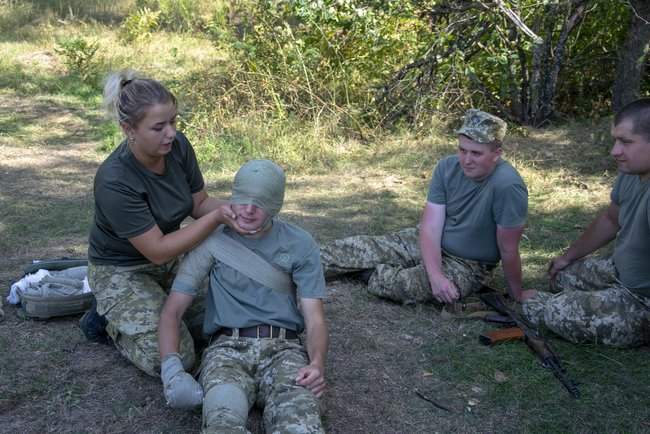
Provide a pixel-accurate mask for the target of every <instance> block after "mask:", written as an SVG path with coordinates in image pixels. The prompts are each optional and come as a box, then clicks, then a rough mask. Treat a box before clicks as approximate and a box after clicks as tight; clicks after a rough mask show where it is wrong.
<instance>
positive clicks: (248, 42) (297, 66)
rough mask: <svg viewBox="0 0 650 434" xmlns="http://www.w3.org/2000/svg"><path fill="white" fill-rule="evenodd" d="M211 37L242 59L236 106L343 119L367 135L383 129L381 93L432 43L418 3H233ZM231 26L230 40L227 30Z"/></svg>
mask: <svg viewBox="0 0 650 434" xmlns="http://www.w3.org/2000/svg"><path fill="white" fill-rule="evenodd" d="M225 8H226V11H225V12H221V13H217V14H215V15H214V16H213V17H212V18H211V20H210V22H209V23H208V24H207V25H206V27H205V29H206V33H208V34H209V35H210V37H211V38H212V39H213V40H214V41H215V42H217V43H218V44H222V45H223V44H227V45H228V48H229V49H230V50H231V51H233V52H234V53H235V56H236V58H237V59H239V65H240V69H239V70H234V71H233V73H232V75H231V77H230V79H231V80H232V81H233V82H234V85H235V88H236V91H241V92H243V94H242V95H232V93H229V98H230V99H231V100H232V99H234V100H239V101H249V102H250V103H251V104H252V106H253V107H254V108H255V109H258V108H259V107H261V106H266V107H267V108H268V109H269V110H271V111H273V112H274V113H275V115H276V116H277V117H279V118H282V117H286V116H287V115H288V114H292V115H296V116H297V117H298V118H301V119H312V120H318V119H321V118H323V117H329V118H337V119H338V120H339V121H340V122H342V123H343V124H345V126H347V127H349V128H350V129H351V130H355V131H358V132H360V133H361V134H363V132H362V131H363V130H365V129H366V126H367V125H372V124H375V123H376V117H377V116H378V113H377V112H376V110H375V104H374V100H375V94H376V92H377V88H379V87H380V86H381V85H382V84H383V83H384V82H385V81H386V80H387V78H388V77H390V76H391V75H392V74H393V73H394V71H396V70H397V69H398V68H399V67H400V66H401V65H403V64H405V63H408V62H409V61H410V60H411V59H412V57H413V56H414V55H415V53H417V52H418V51H419V50H420V47H422V46H423V44H425V43H426V41H425V38H422V36H423V35H426V34H427V32H426V30H427V25H426V23H424V22H422V21H421V20H419V19H418V18H417V14H416V13H415V9H414V6H413V4H412V2H410V1H400V2H397V1H387V2H373V1H352V0H319V1H312V0H296V1H291V2H276V1H271V0H263V1H259V2H252V1H248V2H247V1H242V2H233V3H230V4H228V5H226V6H225ZM224 20H225V21H226V23H227V24H226V25H227V30H228V32H229V33H230V34H229V35H227V34H225V32H224V30H223V29H222V26H223V24H222V22H223V21H224Z"/></svg>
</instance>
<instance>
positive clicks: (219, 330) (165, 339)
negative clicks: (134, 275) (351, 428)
mask: <svg viewBox="0 0 650 434" xmlns="http://www.w3.org/2000/svg"><path fill="white" fill-rule="evenodd" d="M284 189H285V175H284V172H283V170H282V169H281V168H280V167H279V166H278V165H276V164H275V163H273V162H272V161H269V160H252V161H249V162H247V163H246V164H244V165H243V166H242V167H241V168H240V169H239V171H238V172H237V174H236V175H235V180H234V184H233V187H232V208H233V210H234V212H235V214H236V219H237V222H238V224H239V225H241V226H242V227H245V228H246V230H247V231H251V232H254V233H253V234H250V235H241V234H239V233H236V232H235V231H233V230H231V229H230V228H229V227H220V228H219V229H217V230H216V231H215V232H214V233H213V234H212V235H211V236H210V237H208V238H207V239H206V240H205V241H204V242H203V243H201V244H200V245H199V246H197V247H196V248H195V249H194V250H192V251H190V252H189V253H188V254H187V255H186V256H185V258H184V259H183V262H182V263H181V266H180V269H179V271H178V274H177V276H176V279H175V280H174V283H173V285H172V290H171V293H170V295H169V297H168V298H167V301H166V302H165V305H164V307H163V310H162V313H161V317H160V323H159V326H158V337H159V347H160V357H161V360H162V367H161V377H162V381H163V387H164V394H165V398H166V400H167V403H168V404H169V405H170V406H172V407H176V408H191V407H194V406H197V405H200V404H201V403H203V423H202V432H203V433H224V432H228V433H233V432H242V433H245V432H246V421H247V419H248V412H249V410H250V409H251V408H252V407H253V406H254V405H257V406H259V407H261V408H263V420H264V428H265V430H266V432H287V433H294V432H295V433H321V432H323V428H322V426H321V420H320V414H319V399H318V398H319V397H320V396H321V395H322V394H323V391H324V390H325V386H326V383H325V377H324V370H325V358H326V354H327V348H328V344H329V335H328V331H327V324H326V321H325V315H324V309H323V298H324V297H325V281H324V278H323V271H322V268H321V263H320V251H319V247H318V245H317V244H316V242H315V241H314V239H313V238H312V237H311V235H310V234H309V233H307V232H306V231H304V230H303V229H301V228H299V227H297V226H295V225H292V224H290V223H287V222H284V221H282V220H280V219H279V218H278V217H277V214H278V212H279V211H280V208H281V207H282V203H283V200H284ZM206 276H209V290H208V297H207V301H206V311H205V320H204V325H203V330H204V333H205V334H206V335H207V336H208V337H209V339H210V344H209V346H208V348H207V349H206V350H205V351H204V353H203V357H202V360H201V368H200V374H199V377H198V382H197V381H196V380H195V379H194V377H193V376H192V375H190V373H188V372H186V371H185V369H184V368H183V364H182V361H181V358H180V356H179V354H178V351H179V330H180V326H181V320H182V317H183V313H184V312H185V311H186V309H187V308H188V307H189V306H190V305H191V304H192V300H193V298H194V297H195V296H196V294H197V291H198V288H199V286H200V284H201V282H202V280H203V279H204V278H205V277H206ZM303 330H304V331H305V332H306V346H303V344H302V341H301V337H300V334H301V333H302V332H303Z"/></svg>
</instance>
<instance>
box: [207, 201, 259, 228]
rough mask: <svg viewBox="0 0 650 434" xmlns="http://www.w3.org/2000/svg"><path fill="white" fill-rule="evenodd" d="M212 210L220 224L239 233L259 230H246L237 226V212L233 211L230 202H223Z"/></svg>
mask: <svg viewBox="0 0 650 434" xmlns="http://www.w3.org/2000/svg"><path fill="white" fill-rule="evenodd" d="M213 212H214V213H216V214H217V215H218V218H219V221H221V223H222V224H224V225H227V226H229V227H230V228H231V229H232V230H234V231H235V232H237V233H239V234H242V235H252V234H254V233H257V232H259V231H247V230H245V229H242V228H241V227H239V225H238V224H237V214H236V213H235V211H233V209H232V207H231V206H230V203H223V204H221V205H219V206H218V207H217V208H216V209H215V210H214V211H213Z"/></svg>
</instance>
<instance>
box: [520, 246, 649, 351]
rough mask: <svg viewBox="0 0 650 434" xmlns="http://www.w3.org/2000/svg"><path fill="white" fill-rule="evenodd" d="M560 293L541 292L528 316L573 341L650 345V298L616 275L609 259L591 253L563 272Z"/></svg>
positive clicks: (526, 304)
mask: <svg viewBox="0 0 650 434" xmlns="http://www.w3.org/2000/svg"><path fill="white" fill-rule="evenodd" d="M555 286H556V287H557V289H559V290H560V291H561V292H559V293H557V294H551V293H548V292H541V291H540V292H538V294H537V296H535V297H533V298H531V299H528V300H526V301H524V303H523V304H522V309H523V313H524V315H525V316H526V317H527V318H528V319H529V320H530V321H531V322H532V323H533V324H535V325H538V326H544V327H546V328H547V329H549V330H550V331H552V332H554V333H556V334H558V335H560V336H562V337H563V338H565V339H567V340H569V341H572V342H576V343H578V342H586V343H597V344H604V345H609V346H613V347H635V346H639V345H643V344H644V343H650V300H648V299H644V298H643V297H640V296H638V295H635V294H633V293H632V292H630V290H629V289H627V288H625V287H624V286H623V285H621V284H620V283H619V282H618V281H617V279H616V269H615V268H614V263H613V262H612V260H611V259H609V258H595V257H589V258H586V259H582V260H579V261H576V262H574V263H573V264H571V265H569V266H568V267H567V268H565V269H564V270H562V271H560V272H559V273H558V274H557V275H556V278H555Z"/></svg>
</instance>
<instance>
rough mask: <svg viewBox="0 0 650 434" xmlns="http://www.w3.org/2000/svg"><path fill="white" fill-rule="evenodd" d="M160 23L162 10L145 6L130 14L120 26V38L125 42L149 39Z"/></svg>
mask: <svg viewBox="0 0 650 434" xmlns="http://www.w3.org/2000/svg"><path fill="white" fill-rule="evenodd" d="M159 25H160V11H152V10H151V9H149V8H148V7H143V8H141V9H138V10H136V11H135V12H133V13H132V14H130V15H129V16H128V17H126V19H125V20H124V22H123V23H122V25H121V26H120V39H122V40H123V41H125V42H133V41H136V40H142V39H147V38H149V37H150V36H151V33H152V32H153V31H155V30H156V29H158V27H159Z"/></svg>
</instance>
